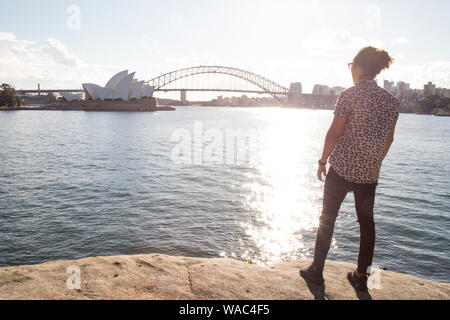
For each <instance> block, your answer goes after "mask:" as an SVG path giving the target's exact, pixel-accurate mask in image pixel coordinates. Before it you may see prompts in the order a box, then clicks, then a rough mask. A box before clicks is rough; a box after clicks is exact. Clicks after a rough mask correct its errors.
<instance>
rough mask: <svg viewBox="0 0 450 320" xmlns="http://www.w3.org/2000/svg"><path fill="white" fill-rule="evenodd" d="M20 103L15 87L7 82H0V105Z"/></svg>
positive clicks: (14, 105)
mask: <svg viewBox="0 0 450 320" xmlns="http://www.w3.org/2000/svg"><path fill="white" fill-rule="evenodd" d="M20 105H21V102H20V99H19V97H18V96H17V94H16V89H14V87H13V86H11V85H9V84H6V83H4V84H2V85H1V86H0V107H9V108H13V107H19V106H20Z"/></svg>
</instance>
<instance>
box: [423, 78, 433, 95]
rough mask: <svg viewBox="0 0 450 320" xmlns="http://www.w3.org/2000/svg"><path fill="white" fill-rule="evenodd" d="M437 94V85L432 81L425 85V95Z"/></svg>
mask: <svg viewBox="0 0 450 320" xmlns="http://www.w3.org/2000/svg"><path fill="white" fill-rule="evenodd" d="M435 94H436V85H434V84H433V83H432V82H428V84H426V85H424V87H423V95H424V96H425V97H429V96H434V95H435Z"/></svg>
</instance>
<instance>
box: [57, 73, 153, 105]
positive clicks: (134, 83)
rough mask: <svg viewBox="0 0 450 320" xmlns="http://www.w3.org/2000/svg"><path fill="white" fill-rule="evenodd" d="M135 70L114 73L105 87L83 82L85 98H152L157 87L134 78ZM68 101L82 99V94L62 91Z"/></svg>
mask: <svg viewBox="0 0 450 320" xmlns="http://www.w3.org/2000/svg"><path fill="white" fill-rule="evenodd" d="M134 75H135V72H133V73H130V74H129V73H128V70H125V71H121V72H119V73H118V74H116V75H114V76H113V77H112V78H111V79H110V80H109V81H108V82H107V83H106V85H105V86H104V87H102V86H99V85H98V84H95V83H83V84H82V86H83V89H84V97H85V100H101V101H105V100H108V101H111V100H120V101H134V100H141V99H143V98H150V97H151V96H152V95H153V91H154V90H155V87H151V86H149V85H147V84H145V83H144V81H138V80H137V79H134ZM60 94H61V95H62V96H63V97H64V99H65V100H67V101H68V102H72V101H78V100H81V99H82V94H72V93H66V92H61V93H60Z"/></svg>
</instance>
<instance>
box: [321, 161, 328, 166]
mask: <svg viewBox="0 0 450 320" xmlns="http://www.w3.org/2000/svg"><path fill="white" fill-rule="evenodd" d="M327 164H328V162H327V161H325V163H323V162H322V161H321V160H319V166H322V167H326V165H327Z"/></svg>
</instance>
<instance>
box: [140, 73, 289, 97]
mask: <svg viewBox="0 0 450 320" xmlns="http://www.w3.org/2000/svg"><path fill="white" fill-rule="evenodd" d="M201 74H224V75H228V76H231V77H235V78H239V79H243V80H245V81H247V82H249V83H251V84H253V85H255V86H256V87H258V88H259V89H261V91H254V92H255V93H267V94H270V95H272V96H273V97H274V98H276V99H278V100H280V101H284V100H285V98H286V96H287V94H288V92H289V89H287V88H285V87H283V86H281V85H279V84H278V83H276V82H274V81H272V80H269V79H267V78H265V77H263V76H261V75H259V74H256V73H253V72H250V71H246V70H243V69H238V68H233V67H223V66H199V67H191V68H185V69H180V70H176V71H172V72H169V73H166V74H163V75H160V76H159V77H156V78H154V79H151V80H149V81H147V82H146V83H147V84H148V85H150V86H154V87H155V88H156V89H155V91H164V87H166V86H167V85H169V84H171V83H173V82H175V81H177V80H180V79H183V78H187V77H193V76H196V75H201ZM211 91H216V90H211ZM224 91H226V90H224ZM230 91H235V90H230Z"/></svg>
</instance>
